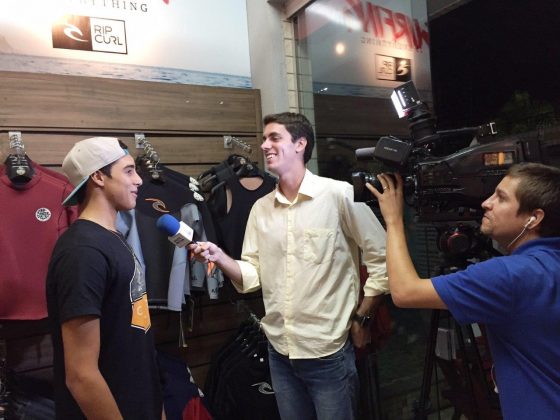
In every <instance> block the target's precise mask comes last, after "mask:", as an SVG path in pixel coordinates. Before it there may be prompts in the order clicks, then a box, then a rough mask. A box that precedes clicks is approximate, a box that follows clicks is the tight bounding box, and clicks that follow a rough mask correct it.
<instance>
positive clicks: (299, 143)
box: [296, 137, 307, 153]
mask: <svg viewBox="0 0 560 420" xmlns="http://www.w3.org/2000/svg"><path fill="white" fill-rule="evenodd" d="M306 146H307V139H306V138H305V137H300V138H299V139H297V140H296V152H297V153H303V152H305V147H306Z"/></svg>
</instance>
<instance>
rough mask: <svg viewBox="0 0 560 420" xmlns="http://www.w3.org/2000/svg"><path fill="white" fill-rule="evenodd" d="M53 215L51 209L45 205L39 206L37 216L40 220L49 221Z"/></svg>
mask: <svg viewBox="0 0 560 420" xmlns="http://www.w3.org/2000/svg"><path fill="white" fill-rule="evenodd" d="M51 216H52V213H51V211H50V210H49V209H47V208H45V207H41V208H38V209H37V211H36V212H35V218H36V219H37V220H38V221H39V222H47V221H48V220H49V219H50V218H51Z"/></svg>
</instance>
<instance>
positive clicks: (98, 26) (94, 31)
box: [52, 16, 127, 54]
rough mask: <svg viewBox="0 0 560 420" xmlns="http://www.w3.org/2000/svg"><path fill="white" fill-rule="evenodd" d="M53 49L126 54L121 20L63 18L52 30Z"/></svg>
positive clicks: (124, 34) (123, 24)
mask: <svg viewBox="0 0 560 420" xmlns="http://www.w3.org/2000/svg"><path fill="white" fill-rule="evenodd" d="M52 39H53V48H64V49H68V50H83V51H99V52H108V53H118V54H126V52H127V51H126V30H125V22H124V21H123V20H115V19H100V18H92V17H88V16H65V17H64V18H63V19H61V21H59V22H57V23H56V24H55V25H54V26H53V29H52Z"/></svg>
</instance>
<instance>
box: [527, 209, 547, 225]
mask: <svg viewBox="0 0 560 420" xmlns="http://www.w3.org/2000/svg"><path fill="white" fill-rule="evenodd" d="M531 218H534V220H533V221H532V222H531V223H528V226H527V227H528V228H529V229H534V228H536V227H537V226H539V225H540V224H541V222H542V220H543V219H544V210H543V209H536V210H533V213H532V215H531Z"/></svg>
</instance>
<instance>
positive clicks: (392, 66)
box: [375, 54, 412, 83]
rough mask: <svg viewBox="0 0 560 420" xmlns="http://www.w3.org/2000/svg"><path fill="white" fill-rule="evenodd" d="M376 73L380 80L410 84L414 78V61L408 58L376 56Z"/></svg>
mask: <svg viewBox="0 0 560 420" xmlns="http://www.w3.org/2000/svg"><path fill="white" fill-rule="evenodd" d="M375 72H376V77H377V79H378V80H393V81H395V82H402V83H404V82H408V81H409V80H411V76H412V61H411V60H410V59H408V58H399V57H389V56H386V55H380V54H377V55H376V56H375Z"/></svg>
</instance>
